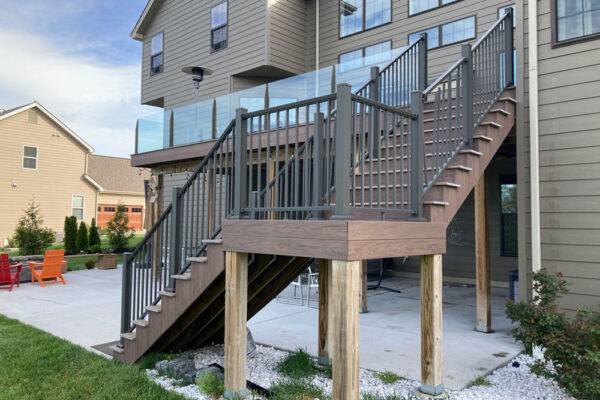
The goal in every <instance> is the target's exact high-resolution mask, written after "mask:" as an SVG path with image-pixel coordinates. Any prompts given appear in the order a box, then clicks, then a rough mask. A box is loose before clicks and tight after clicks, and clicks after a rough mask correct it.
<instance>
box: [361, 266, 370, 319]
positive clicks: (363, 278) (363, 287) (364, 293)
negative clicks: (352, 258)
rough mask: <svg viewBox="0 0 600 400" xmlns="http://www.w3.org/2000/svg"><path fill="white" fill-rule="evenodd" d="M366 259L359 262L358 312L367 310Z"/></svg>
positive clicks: (362, 312) (366, 311)
mask: <svg viewBox="0 0 600 400" xmlns="http://www.w3.org/2000/svg"><path fill="white" fill-rule="evenodd" d="M367 292H368V288H367V260H362V261H361V262H360V313H361V314H365V313H368V312H369V307H368V300H367Z"/></svg>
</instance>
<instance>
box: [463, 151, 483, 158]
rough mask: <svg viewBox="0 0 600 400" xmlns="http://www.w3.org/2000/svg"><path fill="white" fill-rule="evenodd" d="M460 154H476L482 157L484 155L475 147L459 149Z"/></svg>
mask: <svg viewBox="0 0 600 400" xmlns="http://www.w3.org/2000/svg"><path fill="white" fill-rule="evenodd" d="M459 153H460V154H474V155H476V156H478V157H481V156H482V155H483V153H482V152H480V151H477V150H473V149H464V150H460V151H459Z"/></svg>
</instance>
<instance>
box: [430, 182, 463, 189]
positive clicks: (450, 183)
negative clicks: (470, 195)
mask: <svg viewBox="0 0 600 400" xmlns="http://www.w3.org/2000/svg"><path fill="white" fill-rule="evenodd" d="M433 186H446V187H452V188H459V187H460V185H459V184H458V183H454V182H436V183H434V184H433Z"/></svg>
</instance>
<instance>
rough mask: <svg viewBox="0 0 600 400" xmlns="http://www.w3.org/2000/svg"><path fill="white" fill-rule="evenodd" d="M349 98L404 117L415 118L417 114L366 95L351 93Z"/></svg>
mask: <svg viewBox="0 0 600 400" xmlns="http://www.w3.org/2000/svg"><path fill="white" fill-rule="evenodd" d="M351 98H352V100H358V101H360V102H361V103H364V104H366V105H368V106H372V107H376V108H377V109H378V110H381V111H389V112H393V113H397V114H400V115H402V116H404V117H406V118H410V119H417V114H414V113H411V112H410V111H406V110H404V109H402V108H400V107H393V106H388V105H387V104H384V103H381V102H379V101H375V100H371V99H369V98H367V97H363V96H359V95H356V94H352V95H351Z"/></svg>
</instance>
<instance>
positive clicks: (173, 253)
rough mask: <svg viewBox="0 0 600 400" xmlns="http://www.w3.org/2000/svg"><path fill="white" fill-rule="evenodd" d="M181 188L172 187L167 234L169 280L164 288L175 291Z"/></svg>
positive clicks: (179, 250)
mask: <svg viewBox="0 0 600 400" xmlns="http://www.w3.org/2000/svg"><path fill="white" fill-rule="evenodd" d="M180 195H181V188H180V187H174V188H173V191H172V197H171V207H172V208H171V232H170V234H169V280H168V284H167V287H166V290H168V291H170V292H174V291H175V279H174V278H173V275H177V274H178V273H179V268H181V255H182V254H181V234H182V232H181V227H182V225H183V199H182V198H181V196H180Z"/></svg>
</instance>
